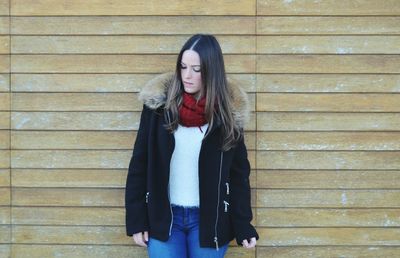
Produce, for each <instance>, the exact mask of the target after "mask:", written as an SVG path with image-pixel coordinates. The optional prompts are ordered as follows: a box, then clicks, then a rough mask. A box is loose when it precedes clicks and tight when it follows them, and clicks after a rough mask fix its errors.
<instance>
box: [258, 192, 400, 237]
mask: <svg viewBox="0 0 400 258" xmlns="http://www.w3.org/2000/svg"><path fill="white" fill-rule="evenodd" d="M257 207H263V208H269V207H282V208H294V207H300V208H306V207H310V208H322V207H324V208H349V207H351V208H388V207H390V208H399V207H400V190H332V189H324V190H316V189H312V190H288V189H286V190H278V189H257ZM309 244H311V243H309Z"/></svg>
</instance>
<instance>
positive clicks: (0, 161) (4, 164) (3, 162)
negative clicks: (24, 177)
mask: <svg viewBox="0 0 400 258" xmlns="http://www.w3.org/2000/svg"><path fill="white" fill-rule="evenodd" d="M0 168H10V151H9V150H0Z"/></svg>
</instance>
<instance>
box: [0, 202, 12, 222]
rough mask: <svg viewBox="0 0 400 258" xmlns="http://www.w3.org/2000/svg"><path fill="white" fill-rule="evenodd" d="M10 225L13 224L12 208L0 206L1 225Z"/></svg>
mask: <svg viewBox="0 0 400 258" xmlns="http://www.w3.org/2000/svg"><path fill="white" fill-rule="evenodd" d="M10 223H11V213H10V207H1V206H0V224H10Z"/></svg>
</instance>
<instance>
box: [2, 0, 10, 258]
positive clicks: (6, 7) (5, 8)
mask: <svg viewBox="0 0 400 258" xmlns="http://www.w3.org/2000/svg"><path fill="white" fill-rule="evenodd" d="M0 15H10V1H9V0H0ZM4 257H5V256H4Z"/></svg>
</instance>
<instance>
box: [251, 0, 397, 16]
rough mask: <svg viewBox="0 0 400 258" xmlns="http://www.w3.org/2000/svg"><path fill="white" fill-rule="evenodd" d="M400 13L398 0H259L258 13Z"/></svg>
mask: <svg viewBox="0 0 400 258" xmlns="http://www.w3.org/2000/svg"><path fill="white" fill-rule="evenodd" d="M399 13H400V3H399V1H396V0H385V1H382V2H381V1H375V0H358V1H346V0H339V1H337V0H336V1H335V0H324V1H308V0H300V1H299V0H296V1H274V0H258V1H257V15H398V14H399Z"/></svg>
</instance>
